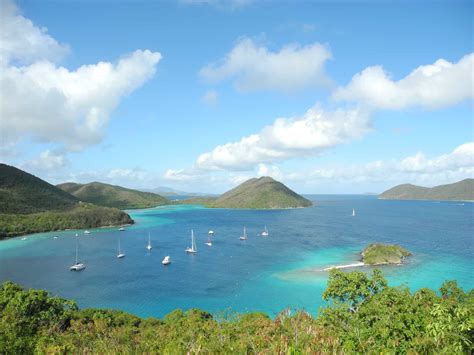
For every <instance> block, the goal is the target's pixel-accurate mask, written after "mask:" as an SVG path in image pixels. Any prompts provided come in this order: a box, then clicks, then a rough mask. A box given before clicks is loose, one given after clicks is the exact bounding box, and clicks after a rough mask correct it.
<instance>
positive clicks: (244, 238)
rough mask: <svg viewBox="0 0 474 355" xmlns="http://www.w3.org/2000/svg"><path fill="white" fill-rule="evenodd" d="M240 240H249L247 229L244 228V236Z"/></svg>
mask: <svg viewBox="0 0 474 355" xmlns="http://www.w3.org/2000/svg"><path fill="white" fill-rule="evenodd" d="M239 239H240V240H247V239H248V238H247V230H246V229H245V227H244V234H242V235H241V236H240V238H239Z"/></svg>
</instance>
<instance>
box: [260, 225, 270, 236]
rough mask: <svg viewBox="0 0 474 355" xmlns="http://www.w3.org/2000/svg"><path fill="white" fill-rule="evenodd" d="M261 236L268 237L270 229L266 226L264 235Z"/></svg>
mask: <svg viewBox="0 0 474 355" xmlns="http://www.w3.org/2000/svg"><path fill="white" fill-rule="evenodd" d="M260 235H261V236H262V237H268V229H267V226H265V229H264V230H263V231H262V233H260Z"/></svg>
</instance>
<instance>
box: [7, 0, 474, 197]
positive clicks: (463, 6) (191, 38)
mask: <svg viewBox="0 0 474 355" xmlns="http://www.w3.org/2000/svg"><path fill="white" fill-rule="evenodd" d="M2 8H3V9H7V10H5V11H3V14H2V17H3V16H5V18H6V19H7V20H8V21H2V23H3V24H2V25H0V26H2V30H3V31H2V32H3V33H4V34H3V35H2V38H1V40H2V42H3V43H4V45H2V48H1V49H0V50H1V51H2V52H1V53H0V54H1V55H2V57H3V58H7V59H3V58H2V66H5V70H3V71H2V72H3V73H4V74H0V75H2V76H3V77H2V78H1V79H2V85H1V87H0V90H1V92H0V93H1V102H2V107H3V108H2V109H1V111H0V113H1V114H2V116H1V121H0V129H1V131H0V139H1V141H0V143H1V150H0V153H1V154H2V155H1V156H0V158H1V160H2V161H4V162H6V163H9V164H13V165H15V166H19V167H21V168H24V169H25V170H27V171H30V172H32V173H34V174H35V175H38V176H40V177H42V178H45V179H46V180H48V181H50V182H52V183H59V182H64V181H71V180H72V181H79V182H89V181H94V180H98V181H104V182H110V183H116V184H121V185H124V186H128V187H135V188H153V187H157V186H163V185H165V186H171V187H175V188H179V189H182V190H188V191H205V192H222V191H225V190H226V189H228V188H230V187H232V186H233V185H235V184H236V183H239V182H242V181H244V180H245V179H246V178H249V177H253V176H257V175H263V174H269V175H271V176H273V177H275V178H277V179H279V180H281V181H283V182H285V183H287V184H288V185H289V186H291V187H292V188H294V189H295V190H297V191H299V192H304V193H363V192H367V191H375V192H380V191H383V190H384V189H386V188H388V187H391V186H393V185H395V184H398V183H405V182H411V183H417V184H424V185H427V186H430V185H435V184H439V183H449V182H453V181H456V180H459V179H462V178H466V177H473V175H474V144H473V143H472V142H473V134H474V128H473V105H472V103H473V101H472V100H473V93H472V91H473V89H472V87H473V84H472V80H473V74H472V63H473V56H472V52H473V48H472V43H473V29H472V20H473V19H472V13H473V11H472V10H473V9H472V2H463V1H446V2H442V1H436V2H429V1H420V2H408V1H402V2H384V1H382V2H372V1H364V2H362V1H337V2H329V1H327V2H323V1H314V2H309V1H308V2H302V1H299V2H290V1H288V2H285V1H279V2H272V1H264V2H256V1H250V0H248V1H242V0H241V1H218V0H215V1H212V0H210V1H193V0H187V1H177V2H174V1H167V2H158V1H153V2H147V1H139V2H136V1H119V2H111V1H73V2H66V1H19V2H16V3H12V2H10V1H3V0H2ZM5 18H4V19H5ZM30 21H31V22H30ZM41 29H42V30H41ZM30 32H31V33H33V34H34V35H35V36H34V37H32V36H30V37H28V38H30V39H28V38H26V37H27V36H26V34H28V33H30ZM22 36H24V37H25V38H26V39H25V38H22ZM31 38H34V39H35V40H34V41H32V40H31ZM136 51H139V52H136ZM131 53H135V54H134V55H131ZM120 60H122V61H123V63H122V65H120V64H118V62H119V61H120ZM440 60H441V61H440ZM101 62H104V63H108V65H109V66H108V67H107V68H108V69H103V66H101V64H100V63H101ZM38 63H40V64H38ZM45 63H49V64H50V65H49V66H48V65H46V64H45ZM83 66H89V67H88V69H87V68H84V67H83ZM421 66H422V70H420V71H419V72H417V73H418V74H416V75H412V76H411V77H408V78H407V76H409V75H410V73H412V72H413V71H414V70H416V69H417V68H419V67H421ZM38 68H40V69H38ZM81 68H82V69H81ZM99 68H102V69H103V70H105V71H100V70H99V71H97V70H98V69H99ZM96 69H97V70H96ZM102 69H101V70H102ZM64 71H66V72H67V75H66V74H64ZM10 73H11V77H10V76H9V75H10ZM14 75H18V77H16V76H14ZM354 76H357V77H354ZM353 77H354V79H353ZM12 78H16V79H15V80H13V79H12ZM52 78H53V79H52ZM356 78H358V79H359V80H358V81H357V80H356ZM29 80H32V81H33V82H34V84H32V83H31V82H30V81H29ZM44 82H47V83H48V85H46V86H47V88H45V84H44ZM22 85H23V86H22ZM36 86H38V87H36ZM12 87H13V88H12ZM53 94H54V95H53ZM27 98H31V100H29V99H27ZM7 103H8V104H7ZM25 106H26V107H25ZM315 107H316V108H315ZM312 108H313V110H312V111H311V113H308V110H310V109H312ZM278 118H284V119H283V120H282V121H281V122H280V123H281V124H280V125H278V124H277V123H276V122H277V121H276V120H277V119H278ZM265 127H267V128H265ZM249 136H250V137H253V138H252V139H251V140H252V142H251V143H249V142H248V141H247V140H246V139H245V137H249ZM219 147H221V148H219ZM206 153H208V154H207V155H206V156H205V157H203V154H206ZM200 157H201V158H202V159H201V158H200Z"/></svg>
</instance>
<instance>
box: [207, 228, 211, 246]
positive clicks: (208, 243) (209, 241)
mask: <svg viewBox="0 0 474 355" xmlns="http://www.w3.org/2000/svg"><path fill="white" fill-rule="evenodd" d="M211 236H212V234H211V232H209V233H208V235H207V242H206V245H207V246H210V247H212V240H211Z"/></svg>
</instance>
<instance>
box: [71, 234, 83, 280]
mask: <svg viewBox="0 0 474 355" xmlns="http://www.w3.org/2000/svg"><path fill="white" fill-rule="evenodd" d="M85 268H86V265H85V264H84V263H80V262H79V235H77V234H76V263H75V264H74V265H72V266H71V267H70V268H69V270H71V271H81V270H84V269H85Z"/></svg>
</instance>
